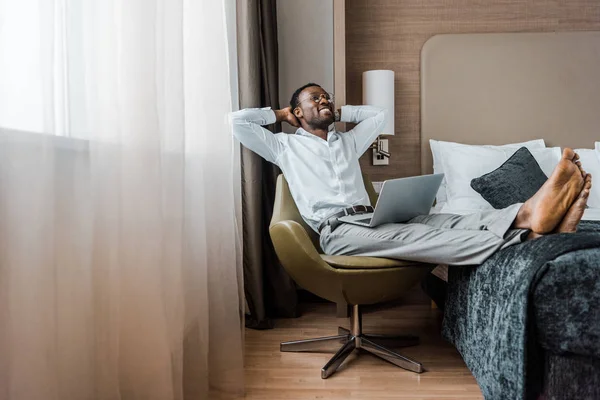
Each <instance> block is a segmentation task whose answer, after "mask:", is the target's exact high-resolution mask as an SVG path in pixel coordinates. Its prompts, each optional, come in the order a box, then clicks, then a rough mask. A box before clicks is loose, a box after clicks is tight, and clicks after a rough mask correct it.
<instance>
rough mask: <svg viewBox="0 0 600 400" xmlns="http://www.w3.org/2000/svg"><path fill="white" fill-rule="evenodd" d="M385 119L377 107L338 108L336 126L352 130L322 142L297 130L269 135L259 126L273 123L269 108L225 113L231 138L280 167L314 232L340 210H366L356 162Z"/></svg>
mask: <svg viewBox="0 0 600 400" xmlns="http://www.w3.org/2000/svg"><path fill="white" fill-rule="evenodd" d="M387 118H388V113H387V111H386V110H384V109H381V108H378V107H373V106H343V107H342V112H341V121H342V122H353V123H358V125H356V126H355V127H354V128H353V129H352V130H350V131H348V132H344V133H340V132H335V131H330V132H329V133H328V134H327V140H326V141H325V140H323V139H321V138H320V137H318V136H315V135H313V134H311V133H309V132H307V131H305V130H304V129H302V128H298V130H296V133H295V134H286V133H277V134H273V133H272V132H270V131H269V130H267V129H265V128H263V127H262V126H261V125H269V124H273V123H275V121H276V117H275V113H274V112H273V111H272V110H271V109H270V108H262V109H258V108H251V109H245V110H240V111H236V112H233V113H231V114H230V122H231V124H232V127H233V135H234V136H235V137H236V138H237V139H238V140H239V141H240V142H242V144H243V145H244V146H246V147H247V148H249V149H250V150H252V151H254V152H255V153H257V154H258V155H260V156H261V157H263V158H264V159H265V160H267V161H270V162H272V163H274V164H276V165H277V166H279V168H281V171H282V172H283V174H284V176H285V178H286V180H287V182H288V185H289V187H290V192H291V194H292V197H293V198H294V201H295V202H296V206H297V207H298V210H299V211H300V214H301V215H302V218H304V220H305V221H306V223H307V224H308V225H309V226H310V227H311V228H312V229H314V230H315V231H317V227H318V226H319V223H320V222H321V221H323V220H324V219H325V218H326V217H328V216H330V215H332V214H334V213H336V212H338V211H340V210H342V209H344V208H346V207H350V206H353V205H371V202H370V201H369V196H368V194H367V191H366V190H365V185H364V182H363V179H362V175H361V170H360V165H359V162H358V159H359V157H360V156H361V155H362V154H363V153H364V152H365V151H366V150H367V149H368V148H369V147H370V145H371V143H373V141H374V140H375V139H376V138H377V136H378V135H379V134H380V133H381V131H382V130H383V127H384V126H385V124H386V120H387Z"/></svg>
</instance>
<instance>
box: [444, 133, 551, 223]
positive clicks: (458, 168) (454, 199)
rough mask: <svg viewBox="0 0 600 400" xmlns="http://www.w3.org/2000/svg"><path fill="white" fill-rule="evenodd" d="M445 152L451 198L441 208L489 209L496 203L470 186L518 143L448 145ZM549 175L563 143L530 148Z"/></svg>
mask: <svg viewBox="0 0 600 400" xmlns="http://www.w3.org/2000/svg"><path fill="white" fill-rule="evenodd" d="M447 147H448V148H447V149H446V150H445V151H444V152H443V153H442V163H443V164H444V171H445V172H444V173H445V174H446V182H447V188H446V189H447V195H448V201H447V203H446V204H445V205H444V207H443V208H442V212H445V213H446V212H449V213H465V210H473V211H477V210H489V209H492V208H493V207H492V206H491V205H490V204H489V203H488V202H487V201H486V200H485V199H484V198H483V197H481V195H480V194H479V193H477V192H476V191H475V190H473V188H471V180H473V179H475V178H478V177H480V176H481V175H484V174H487V173H489V172H492V171H493V170H495V169H496V168H498V167H499V166H501V165H502V164H503V163H504V162H505V161H506V160H508V159H509V158H510V156H512V155H513V154H514V153H515V152H516V151H517V150H518V148H515V147H474V146H467V145H461V144H453V145H448V146H447ZM529 151H531V154H532V155H533V157H534V158H535V160H536V161H537V162H538V164H539V165H540V168H541V169H542V171H544V173H545V174H546V176H550V174H551V173H552V171H553V170H554V167H556V165H557V164H558V162H559V161H560V158H561V149H560V147H552V148H541V149H540V148H537V149H536V148H534V149H529Z"/></svg>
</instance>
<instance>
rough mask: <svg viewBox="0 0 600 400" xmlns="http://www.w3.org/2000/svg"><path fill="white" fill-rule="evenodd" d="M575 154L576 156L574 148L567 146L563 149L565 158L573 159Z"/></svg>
mask: <svg viewBox="0 0 600 400" xmlns="http://www.w3.org/2000/svg"><path fill="white" fill-rule="evenodd" d="M575 156H576V154H575V152H574V151H573V149H571V148H569V147H566V148H565V149H564V150H563V154H562V158H564V159H565V160H569V161H572V160H573V158H574V157H575Z"/></svg>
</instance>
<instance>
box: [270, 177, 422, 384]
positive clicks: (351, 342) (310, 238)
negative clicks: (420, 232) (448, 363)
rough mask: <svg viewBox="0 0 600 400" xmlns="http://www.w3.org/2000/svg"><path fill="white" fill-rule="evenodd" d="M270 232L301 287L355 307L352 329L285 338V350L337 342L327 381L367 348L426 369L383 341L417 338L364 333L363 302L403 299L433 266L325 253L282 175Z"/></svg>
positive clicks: (404, 342) (407, 342)
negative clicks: (350, 356)
mask: <svg viewBox="0 0 600 400" xmlns="http://www.w3.org/2000/svg"><path fill="white" fill-rule="evenodd" d="M363 178H364V181H365V187H366V189H367V192H368V193H369V197H370V198H371V202H372V204H375V203H376V201H377V194H376V193H375V190H374V189H373V185H372V184H371V182H370V180H369V179H368V178H367V177H366V176H364V175H363ZM269 232H270V235H271V239H272V241H273V245H274V247H275V251H276V253H277V256H278V257H279V260H280V262H281V264H282V265H283V267H284V268H285V269H286V270H287V272H288V273H289V274H290V276H291V277H292V279H294V280H295V281H296V283H297V284H298V285H299V286H301V287H302V288H304V289H306V290H308V291H310V292H312V293H314V294H316V295H317V296H320V297H322V298H324V299H327V300H330V301H332V302H335V303H338V304H344V305H345V304H349V305H351V307H352V310H351V314H350V330H347V329H344V328H341V327H340V328H338V334H337V335H334V336H329V337H323V338H316V339H308V340H300V341H292V342H284V343H281V348H280V350H281V351H282V352H318V351H326V350H328V348H331V346H332V345H339V346H340V347H339V349H338V350H337V352H336V353H335V355H334V356H333V358H332V359H331V360H330V361H329V362H328V363H327V364H326V365H325V366H324V367H323V368H322V369H321V378H323V379H326V378H328V377H329V376H331V375H332V374H333V373H334V372H335V371H336V370H337V368H338V367H339V366H340V364H341V363H342V362H343V361H344V360H345V359H346V357H347V356H348V355H349V354H350V353H352V352H353V351H354V350H355V349H362V350H365V351H368V352H369V353H372V354H374V355H376V356H378V357H380V358H382V359H384V360H387V361H389V362H391V363H393V364H395V365H397V366H399V367H402V368H405V369H407V370H410V371H414V372H417V373H421V372H422V371H423V367H422V365H421V364H420V363H419V362H417V361H414V360H411V359H410V358H407V357H404V356H402V355H400V354H398V353H396V352H395V351H393V350H390V349H388V348H386V347H384V345H385V344H389V345H390V347H403V346H413V345H416V344H418V341H419V339H418V337H415V336H395V337H390V336H383V335H368V334H363V332H362V314H361V308H360V306H361V305H366V304H376V303H382V302H387V301H391V300H395V299H397V298H399V297H401V296H402V295H403V294H404V293H405V292H406V291H407V290H409V289H410V288H412V287H413V286H414V285H415V284H417V283H418V282H419V281H420V280H421V279H422V278H424V277H425V276H426V274H428V273H429V272H430V271H431V270H432V269H433V267H434V265H431V264H423V263H418V262H412V261H398V260H391V259H384V258H374V257H357V256H330V255H325V254H321V253H322V250H321V248H320V245H319V236H318V235H317V234H316V233H315V232H314V231H313V230H312V229H311V228H310V227H308V226H307V225H306V223H305V222H304V220H303V219H302V217H301V216H300V213H299V212H298V208H297V207H296V204H295V203H294V200H293V198H292V196H291V194H290V191H289V187H288V184H287V182H286V180H285V178H284V177H283V175H280V176H279V178H278V179H277V191H276V197H275V205H274V210H273V218H272V219H271V224H270V228H269Z"/></svg>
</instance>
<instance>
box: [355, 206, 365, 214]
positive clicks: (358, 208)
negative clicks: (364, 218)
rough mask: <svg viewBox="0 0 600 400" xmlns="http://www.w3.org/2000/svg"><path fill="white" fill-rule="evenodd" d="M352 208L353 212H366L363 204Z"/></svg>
mask: <svg viewBox="0 0 600 400" xmlns="http://www.w3.org/2000/svg"><path fill="white" fill-rule="evenodd" d="M352 210H353V211H354V213H355V214H360V213H364V212H366V211H367V208H366V207H365V206H352Z"/></svg>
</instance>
